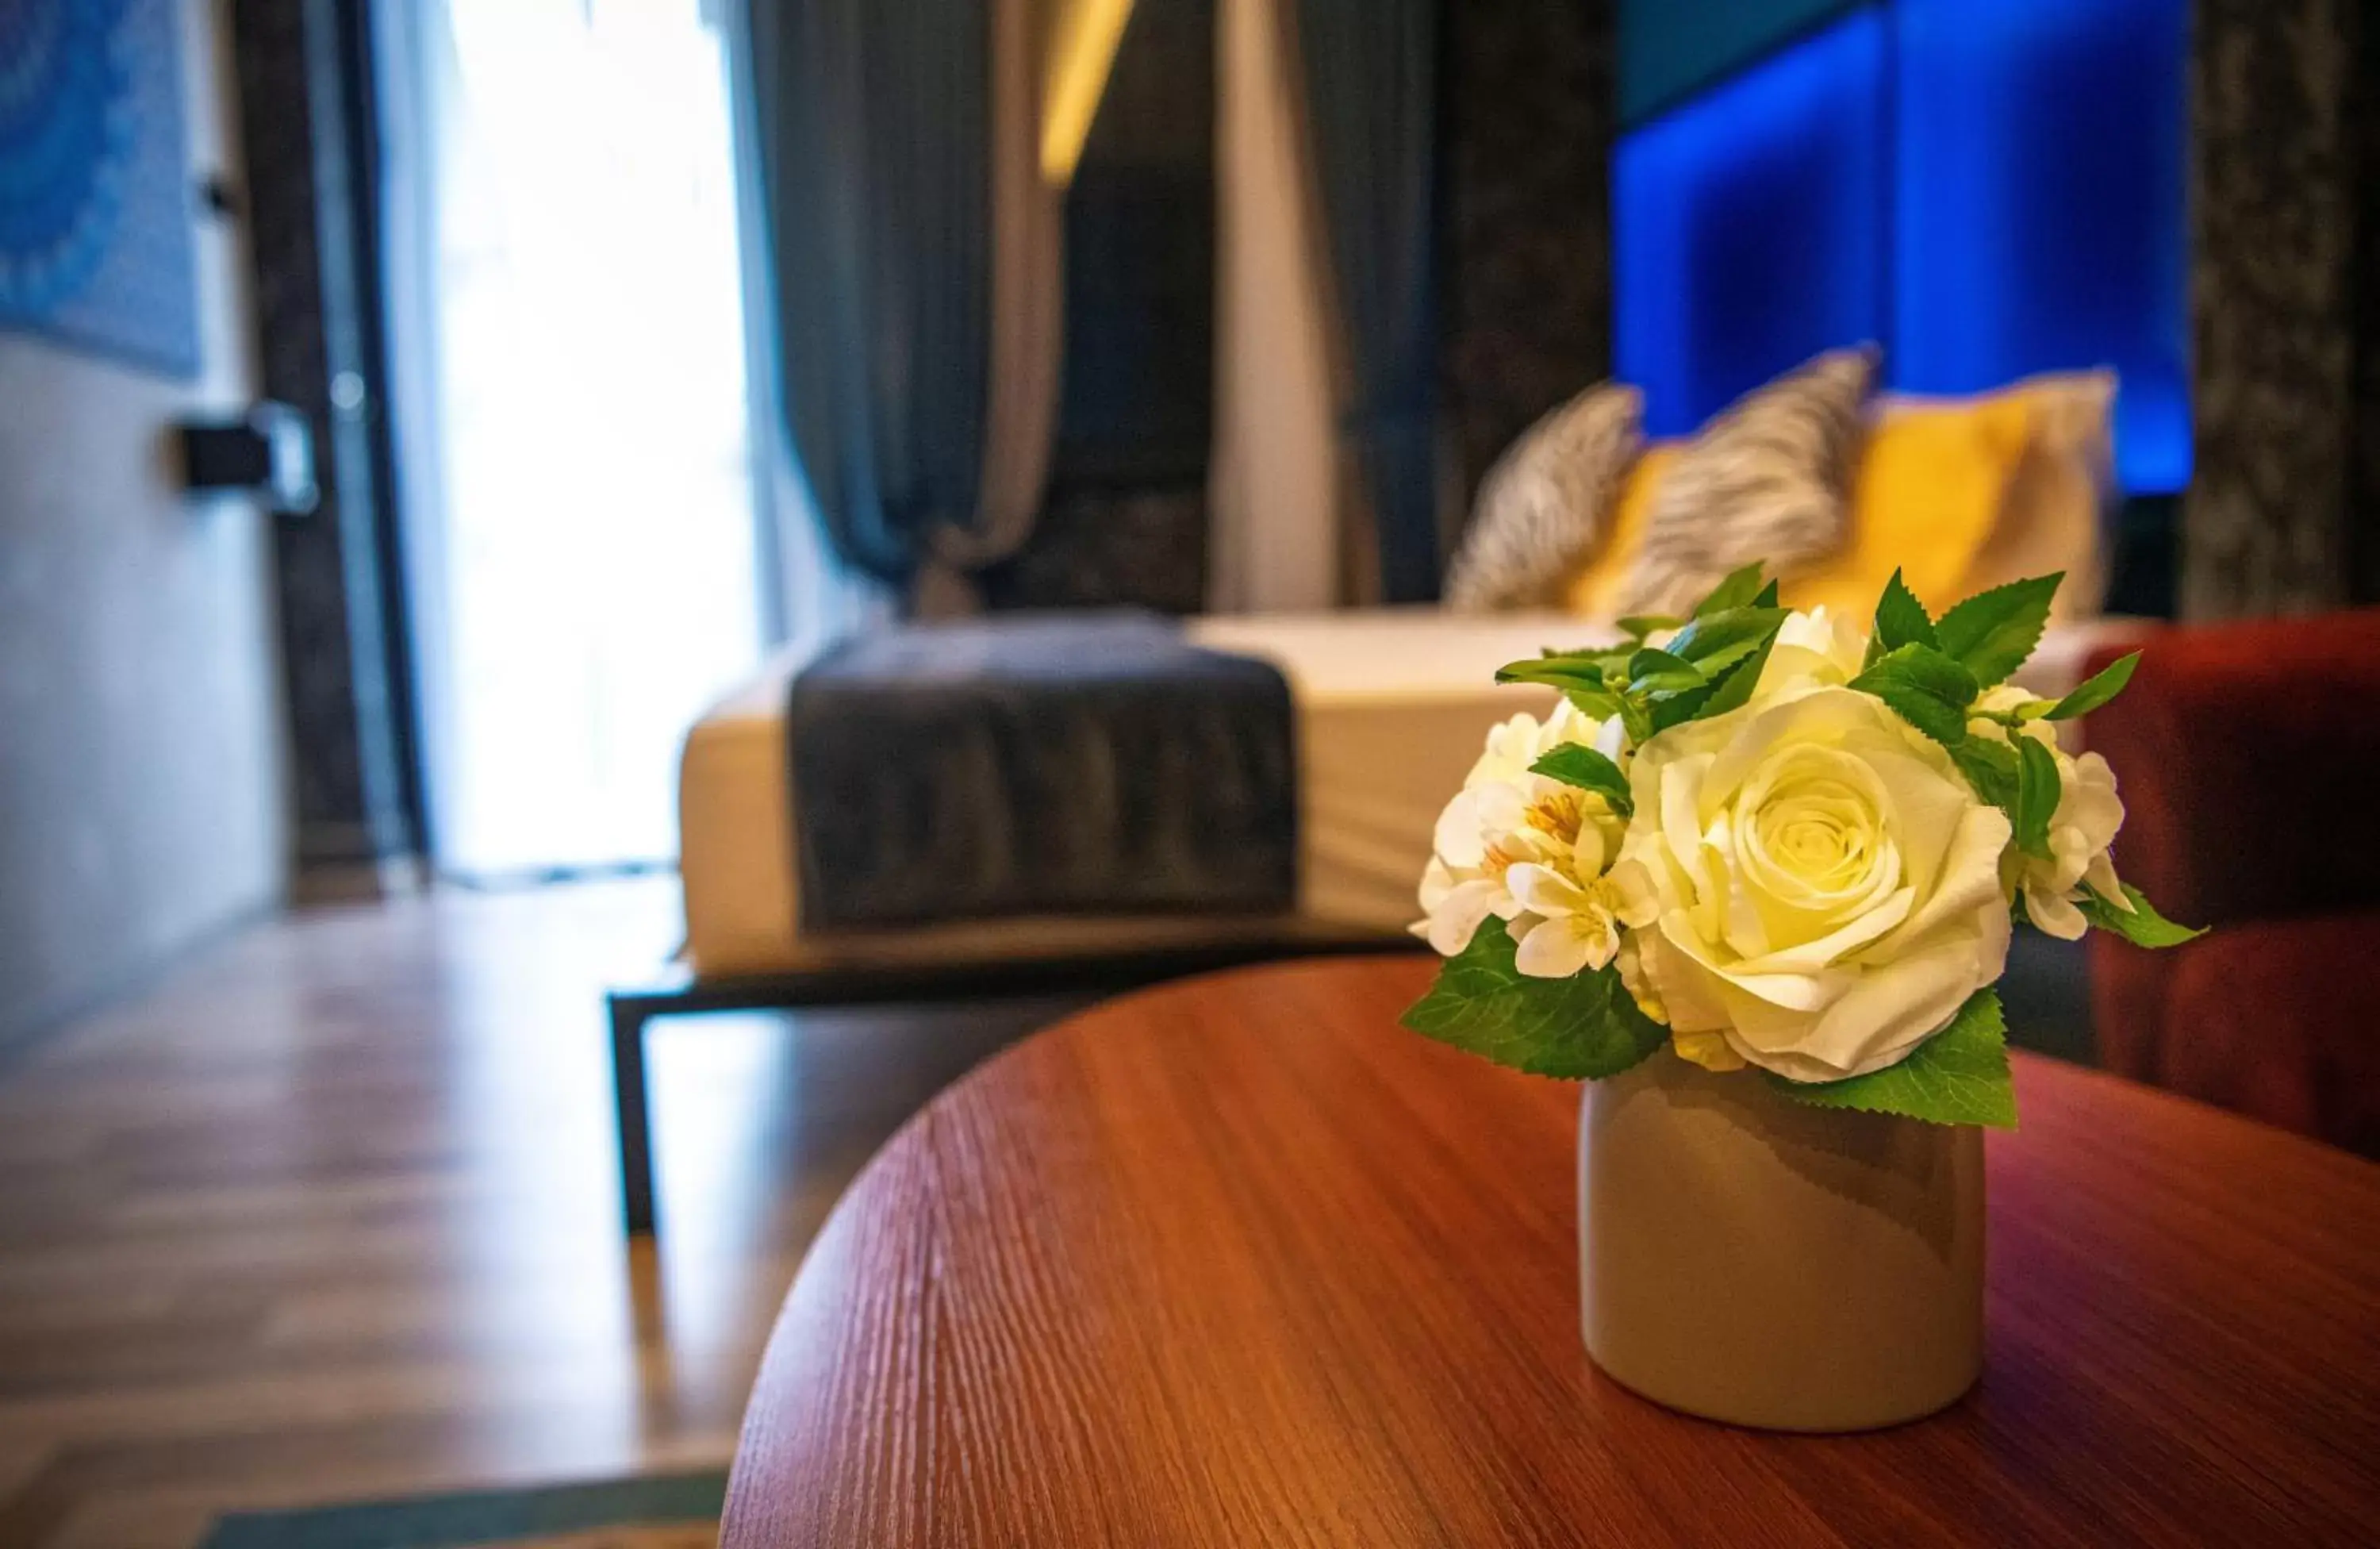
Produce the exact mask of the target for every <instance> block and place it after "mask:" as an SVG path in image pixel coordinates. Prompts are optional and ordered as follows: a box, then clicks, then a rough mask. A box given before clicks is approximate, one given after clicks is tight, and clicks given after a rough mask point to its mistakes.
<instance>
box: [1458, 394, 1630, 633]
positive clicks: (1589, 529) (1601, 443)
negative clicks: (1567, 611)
mask: <svg viewBox="0 0 2380 1549" xmlns="http://www.w3.org/2000/svg"><path fill="white" fill-rule="evenodd" d="M1644 407H1645V400H1644V395H1642V394H1640V393H1639V392H1637V391H1636V389H1635V388H1633V387H1629V386H1625V385H1622V384H1619V383H1613V382H1606V383H1603V384H1598V385H1597V386H1594V387H1590V388H1588V389H1587V390H1586V391H1585V392H1584V393H1581V394H1579V395H1578V396H1576V397H1574V398H1573V399H1571V400H1570V401H1569V402H1568V403H1565V404H1563V405H1561V406H1560V408H1558V409H1554V410H1553V411H1552V412H1551V413H1549V414H1548V415H1547V416H1546V417H1545V418H1544V419H1542V420H1539V421H1537V422H1536V424H1534V425H1532V426H1530V427H1529V428H1528V429H1527V430H1526V431H1524V432H1523V433H1522V434H1521V438H1520V439H1519V440H1517V441H1515V442H1513V443H1512V445H1511V446H1509V447H1507V448H1506V449H1505V452H1504V455H1503V456H1502V457H1499V458H1497V459H1496V465H1495V466H1494V467H1493V468H1490V469H1489V470H1488V477H1487V478H1485V479H1483V480H1481V481H1480V483H1479V499H1478V502H1477V503H1476V504H1475V506H1473V507H1472V515H1471V527H1470V530H1469V531H1467V532H1465V533H1464V534H1463V546H1462V548H1461V549H1460V550H1458V551H1457V552H1456V554H1455V555H1454V563H1453V565H1452V566H1451V567H1449V569H1448V571H1447V578H1446V603H1447V605H1448V606H1449V607H1451V608H1453V609H1455V610H1456V611H1458V612H1462V613H1490V612H1494V611H1496V610H1497V609H1500V608H1520V607H1530V606H1533V605H1536V604H1541V603H1548V602H1552V601H1554V600H1555V599H1556V598H1558V597H1559V596H1560V593H1561V590H1562V586H1563V583H1564V582H1566V581H1567V580H1568V579H1570V576H1571V573H1572V572H1573V571H1574V570H1576V569H1577V568H1578V567H1579V565H1580V563H1581V562H1583V561H1584V560H1585V558H1586V557H1587V555H1590V554H1592V553H1593V552H1594V550H1595V546H1596V543H1597V540H1598V539H1600V538H1601V537H1602V535H1603V528H1604V522H1605V520H1606V514H1607V513H1608V512H1609V510H1610V509H1611V506H1612V502H1613V501H1614V500H1616V499H1617V498H1618V497H1619V494H1620V483H1621V480H1622V479H1624V478H1626V477H1627V474H1628V469H1629V466H1630V465H1631V464H1632V463H1633V462H1634V461H1635V460H1636V454H1637V452H1638V450H1639V449H1641V448H1642V447H1643V445H1644V444H1645V432H1644V427H1643V423H1642V421H1643V414H1644Z"/></svg>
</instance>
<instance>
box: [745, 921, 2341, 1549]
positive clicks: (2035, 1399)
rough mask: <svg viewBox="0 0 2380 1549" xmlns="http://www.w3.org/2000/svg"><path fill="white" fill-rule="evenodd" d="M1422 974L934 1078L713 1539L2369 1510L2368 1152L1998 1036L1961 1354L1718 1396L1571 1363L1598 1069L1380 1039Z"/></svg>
mask: <svg viewBox="0 0 2380 1549" xmlns="http://www.w3.org/2000/svg"><path fill="white" fill-rule="evenodd" d="M1430 971H1431V964H1430V963H1429V962H1428V961H1427V960H1425V959H1419V958H1377V959H1358V960H1353V961H1349V960H1339V961H1330V962H1305V963H1295V964H1286V965H1281V966H1276V967H1270V968H1262V969H1253V970H1240V971H1236V972H1233V973H1226V974H1220V975H1216V976H1213V977H1210V978H1206V979H1198V980H1191V981H1186V982H1180V983H1175V984H1172V985H1169V986H1166V987H1164V988H1160V989H1157V990H1152V991H1147V992H1145V993H1142V994H1135V995H1130V996H1127V997H1125V998H1123V999H1121V1000H1117V1001H1113V1002H1111V1003H1109V1004H1107V1005H1104V1006H1099V1007H1096V1008H1094V1009H1092V1010H1090V1011H1088V1012H1086V1013H1084V1014H1082V1015H1080V1016H1077V1017H1075V1018H1072V1019H1071V1020H1069V1021H1066V1022H1064V1023H1062V1024H1061V1025H1059V1026H1057V1027H1054V1028H1051V1029H1050V1030H1049V1031H1046V1032H1042V1033H1040V1034H1038V1035H1037V1036H1035V1037H1033V1038H1031V1039H1029V1040H1027V1041H1026V1042H1025V1043H1022V1044H1020V1045H1018V1046H1017V1047H1015V1048H1014V1049H1012V1050H1010V1051H1009V1052H1008V1053H1006V1054H1004V1055H1001V1056H1000V1057H998V1058H997V1059H994V1060H992V1061H991V1062H990V1063H989V1064H988V1065H986V1066H984V1067H982V1068H981V1069H979V1070H977V1071H976V1072H975V1073H974V1074H973V1075H971V1076H969V1077H968V1078H967V1079H965V1080H963V1081H961V1082H960V1083H959V1084H958V1085H957V1086H955V1087H953V1089H952V1090H951V1091H949V1092H946V1093H944V1094H943V1095H942V1096H941V1098H940V1099H938V1100H937V1101H935V1102H934V1103H933V1104H931V1105H930V1106H929V1107H928V1108H927V1109H926V1110H925V1111H924V1112H923V1113H922V1114H920V1115H919V1116H917V1118H916V1119H915V1120H914V1121H913V1122H912V1123H911V1124H910V1125H909V1126H908V1127H907V1128H905V1129H903V1130H902V1131H901V1133H900V1134H899V1135H897V1136H896V1137H894V1139H893V1140H892V1141H891V1143H889V1144H888V1145H887V1146H886V1147H885V1148H884V1150H883V1151H882V1153H880V1154H879V1155H878V1156H877V1157H876V1159H875V1161H874V1162H873V1163H871V1164H870V1165H869V1166H868V1170H867V1171H866V1172H865V1173H864V1174H863V1175H862V1176H861V1177H860V1178H859V1180H858V1181H857V1182H856V1184H854V1185H853V1187H852V1189H851V1191H850V1193H849V1194H848V1195H847V1196H846V1197H845V1198H844V1201H843V1202H842V1203H841V1205H840V1206H838V1207H837V1209H836V1211H835V1213H834V1215H833V1218H832V1221H831V1222H830V1223H829V1224H828V1226H827V1227H826V1229H825V1232H824V1233H823V1235H821V1236H820V1238H819V1240H818V1242H817V1244H816V1245H815V1246H814V1247H813V1248H812V1249H811V1250H810V1253H809V1256H808V1258H807V1261H806V1262H804V1264H803V1266H802V1271H801V1275H800V1276H799V1278H798V1279H797V1280H796V1281H795V1286H794V1288H793V1291H792V1293H791V1295H790V1296H789V1297H788V1299H787V1300H786V1303H785V1309H784V1313H783V1319H782V1321H781V1322H780V1323H778V1325H777V1330H776V1334H775V1336H774V1338H773V1340H772V1341H771V1345H770V1348H769V1353H768V1357H767V1360H766V1362H765V1363H764V1365H763V1367H762V1370H761V1372H760V1376H759V1383H758V1384H757V1386H756V1387H755V1389H754V1391H753V1395H752V1403H751V1408H750V1410H749V1412H748V1414H747V1418H746V1421H745V1428H744V1436H743V1442H742V1445H741V1446H740V1447H739V1449H738V1451H737V1454H736V1459H735V1477H734V1482H733V1483H732V1485H731V1487H730V1491H729V1497H728V1504H727V1514H726V1523H725V1528H724V1536H723V1539H722V1545H723V1549H763V1546H769V1549H775V1546H778V1545H789V1544H822V1545H835V1546H837V1549H853V1546H858V1545H874V1544H885V1545H902V1546H915V1545H934V1544H988V1545H1035V1546H1062V1545H1077V1544H1081V1545H1092V1544H1097V1545H1103V1546H1104V1545H1131V1546H1138V1545H1172V1544H1184V1545H1188V1544H1200V1545H1203V1544H1230V1545H1268V1546H1269V1545H1290V1544H1300V1545H1304V1544H1350V1545H1365V1546H1366V1549H1378V1546H1384V1545H1398V1544H1433V1545H1463V1546H1471V1545H1483V1544H1499V1543H1528V1544H1568V1543H1614V1544H1645V1543H1691V1544H1706V1543H1730V1544H1734V1543H1862V1544H1873V1543H1918V1542H1926V1543H1933V1542H1967V1543H1990V1544H2010V1543H2092V1544H2096V1543H2110V1542H2133V1541H2155V1542H2161V1543H2290V1544H2305V1543H2372V1542H2374V1535H2375V1534H2380V1167H2374V1166H2373V1165H2369V1164H2367V1163H2364V1162H2362V1161H2359V1160H2357V1159H2356V1158H2354V1157H2351V1156H2349V1155H2347V1154H2345V1153H2339V1152H2335V1151H2331V1150H2328V1149H2325V1148H2324V1147H2322V1146H2319V1145H2316V1144H2314V1143H2313V1142H2311V1141H2307V1140H2299V1139H2297V1138H2295V1137H2292V1136H2289V1135H2286V1134H2282V1133H2279V1132H2277V1131H2275V1130H2271V1129H2267V1128H2262V1127H2259V1126H2257V1125H2253V1124H2250V1123H2247V1122H2245V1121H2242V1120H2240V1119H2238V1118H2234V1117H2232V1116H2228V1115H2225V1114H2222V1113H2218V1112H2216V1111H2215V1110H2213V1109H2209V1108H2204V1107H2201V1106H2198V1105H2196V1104H2191V1103H2187V1102H2183V1101H2181V1100H2180V1099H2177V1098H2173V1097H2170V1096H2167V1095H2164V1094H2162V1093H2158V1092H2151V1091H2148V1090H2146V1089H2143V1088H2139V1087H2135V1086H2131V1085H2129V1084H2127V1083H2125V1082H2122V1081H2119V1080H2117V1079H2113V1078H2110V1077H2107V1076H2103V1075H2099V1074H2095V1073H2093V1072H2088V1071H2083V1070H2080V1069H2076V1068H2072V1067H2067V1066H2062V1065H2058V1064H2056V1063H2053V1062H2050V1061H2046V1060H2040V1059H2032V1058H2023V1057H2020V1059H2019V1060H2018V1063H2017V1084H2018V1089H2019V1100H2020V1103H2021V1104H2022V1112H2023V1128H2022V1130H2020V1131H2018V1132H2017V1133H2014V1134H2010V1135H1994V1136H1993V1137H1992V1138H1991V1140H1990V1178H1991V1183H1990V1188H1991V1234H1992V1235H1991V1263H1990V1314H1989V1317H1990V1335H1989V1338H1990V1345H1989V1353H1988V1355H1987V1358H1986V1364H1985V1374H1984V1379H1983V1382H1982V1384H1980V1385H1979V1386H1978V1387H1977V1389H1976V1390H1975V1391H1974V1392H1973V1393H1972V1394H1970V1395H1969V1396H1968V1397H1966V1398H1965V1399H1963V1400H1961V1402H1960V1403H1959V1404H1957V1405H1955V1406H1953V1407H1952V1408H1951V1409H1949V1410H1948V1411H1946V1412H1945V1413H1943V1414H1941V1415H1938V1416H1937V1417H1935V1418H1933V1419H1931V1420H1926V1421H1918V1422H1917V1423H1915V1424H1912V1425H1908V1426H1903V1427H1901V1428H1900V1429H1898V1430H1893V1431H1887V1432H1880V1433H1871V1434H1866V1435H1853V1436H1788V1435H1773V1434H1766V1433H1755V1432H1750V1431H1742V1430H1735V1429H1731V1428H1730V1427H1727V1426H1722V1425H1715V1424H1711V1423H1708V1422H1706V1421H1696V1420H1690V1419H1687V1418H1685V1417H1683V1416H1681V1415H1677V1414H1673V1413H1671V1412H1670V1411H1668V1410H1665V1409H1659V1408H1658V1407H1657V1406H1655V1405H1653V1404H1650V1403H1647V1402H1646V1401H1645V1400H1644V1399H1641V1398H1638V1397H1635V1396H1633V1394H1630V1393H1628V1392H1627V1391H1625V1390H1624V1389H1622V1388H1621V1387H1620V1386H1618V1385H1617V1384H1614V1383H1612V1382H1610V1381H1609V1379H1607V1378H1605V1377H1604V1376H1602V1375H1601V1374H1600V1373H1599V1372H1597V1371H1596V1369H1595V1368H1594V1366H1593V1365H1592V1364H1591V1363H1590V1362H1589V1361H1588V1360H1587V1358H1586V1355H1585V1350H1584V1348H1582V1346H1581V1343H1580V1338H1579V1330H1578V1271H1577V1266H1576V1263H1575V1262H1574V1259H1573V1255H1574V1253H1575V1251H1576V1226H1575V1213H1574V1204H1573V1189H1574V1184H1573V1144H1574V1141H1575V1137H1576V1126H1577V1110H1578V1089H1577V1088H1576V1087H1574V1086H1571V1085H1567V1084H1564V1083H1560V1082H1556V1081H1550V1080H1544V1079H1536V1078H1533V1077H1526V1076H1520V1075H1515V1074H1512V1073H1511V1072H1508V1071H1504V1070H1501V1069H1499V1068H1497V1067H1492V1066H1490V1065H1488V1064H1487V1063H1485V1062H1483V1061H1480V1060H1476V1059H1473V1058H1470V1057H1468V1056H1466V1055H1460V1054H1457V1053H1455V1052H1453V1051H1451V1050H1449V1049H1446V1048H1442V1047H1440V1046H1439V1045H1437V1044H1434V1043H1429V1042H1427V1041H1426V1040H1424V1039H1422V1038H1419V1037H1416V1036H1415V1035H1413V1034H1411V1033H1407V1032H1404V1031H1402V1030H1400V1029H1399V1028H1398V1027H1397V1026H1396V1018H1397V1014H1398V1013H1399V1011H1401V1010H1402V1009H1403V1007H1404V1006H1405V1005H1406V1004H1407V1003H1408V1002H1410V1001H1411V1000H1412V999H1413V998H1414V997H1415V995H1417V994H1419V993H1420V992H1421V990H1422V988H1423V986H1424V985H1425V983H1426V982H1427V979H1428V977H1429V974H1430ZM2375 1036H2380V1030H2375ZM1678 1294H1679V1295H1680V1296H1687V1297H1696V1298H1700V1299H1705V1300H1706V1301H1707V1303H1708V1305H1709V1308H1710V1315H1711V1316H1712V1317H1714V1318H1723V1317H1725V1316H1726V1315H1727V1295H1728V1293H1727V1287H1724V1286H1681V1287H1678Z"/></svg>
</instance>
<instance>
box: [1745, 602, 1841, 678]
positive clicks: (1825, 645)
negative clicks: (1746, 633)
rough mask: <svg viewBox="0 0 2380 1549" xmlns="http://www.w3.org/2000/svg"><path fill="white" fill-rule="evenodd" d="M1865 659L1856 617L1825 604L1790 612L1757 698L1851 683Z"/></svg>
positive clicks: (1779, 631)
mask: <svg viewBox="0 0 2380 1549" xmlns="http://www.w3.org/2000/svg"><path fill="white" fill-rule="evenodd" d="M1866 658H1867V631H1866V630H1865V629H1863V628H1860V626H1859V623H1858V621H1857V620H1855V619H1851V618H1847V617H1844V616H1841V615H1839V614H1835V613H1831V612H1829V611H1828V609H1827V608H1826V607H1825V606H1824V605H1823V604H1822V605H1820V606H1818V607H1815V608H1812V609H1811V610H1810V611H1809V612H1807V613H1795V614H1791V615H1789V616H1787V617H1786V619H1785V622H1784V623H1783V624H1781V625H1779V627H1778V629H1777V643H1776V644H1775V645H1772V646H1771V647H1769V650H1768V665H1767V666H1765V667H1763V668H1762V669H1761V671H1760V683H1759V687H1758V689H1756V690H1755V697H1756V698H1762V699H1766V698H1768V697H1771V696H1773V695H1777V694H1780V693H1785V692H1788V691H1790V690H1791V689H1810V688H1822V687H1835V686H1839V685H1841V684H1845V683H1849V682H1850V681H1851V680H1852V678H1854V677H1858V676H1859V675H1860V668H1861V666H1862V665H1863V664H1864V662H1865V661H1866Z"/></svg>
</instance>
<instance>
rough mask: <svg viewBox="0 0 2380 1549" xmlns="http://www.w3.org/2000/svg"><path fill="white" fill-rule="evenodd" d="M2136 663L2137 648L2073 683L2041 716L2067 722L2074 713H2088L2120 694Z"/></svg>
mask: <svg viewBox="0 0 2380 1549" xmlns="http://www.w3.org/2000/svg"><path fill="white" fill-rule="evenodd" d="M2139 665H2141V653H2139V652H2137V651H2135V652H2133V653H2131V655H2129V656H2119V657H2118V658H2117V659H2116V660H2115V661H2112V662H2110V663H2108V664H2107V665H2106V666H2105V667H2102V668H2101V669H2100V670H2099V671H2097V672H2095V673H2093V674H2092V675H2091V676H2090V677H2086V678H2084V679H2083V681H2082V682H2080V683H2078V684H2076V685H2075V686H2074V691H2073V692H2072V693H2070V694H2068V695H2067V696H2066V697H2065V698H2064V699H2062V700H2059V701H2058V702H2057V703H2056V704H2053V705H2051V706H2050V707H2049V708H2048V709H2047V710H2045V711H2043V712H2042V715H2043V717H2044V718H2045V719H2047V720H2052V721H2070V720H2072V719H2074V717H2075V716H2077V715H2086V714H2090V713H2091V712H2092V711H2094V710H2096V709H2098V708H2099V707H2100V706H2101V705H2103V704H2105V703H2107V701H2109V700H2111V699H2114V698H2115V697H2116V696H2117V695H2118V694H2120V693H2122V692H2123V691H2124V685H2125V684H2127V683H2130V682H2131V680H2132V669H2133V668H2134V667H2137V666H2139Z"/></svg>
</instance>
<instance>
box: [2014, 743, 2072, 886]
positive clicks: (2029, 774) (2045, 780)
mask: <svg viewBox="0 0 2380 1549" xmlns="http://www.w3.org/2000/svg"><path fill="white" fill-rule="evenodd" d="M2012 740H2013V741H2014V742H2015V743H2016V751H2017V769H2016V806H2015V808H2014V809H2013V810H2011V811H2010V813H2009V822H2010V824H2011V825H2012V826H2013V827H2014V828H2015V830H2016V848H2019V849H2021V850H2022V851H2024V853H2025V854H2027V855H2034V856H2039V857H2040V858H2041V859H2043V860H2048V859H2049V820H2050V819H2051V818H2053V817H2055V816H2057V815H2058V797H2059V796H2060V795H2061V794H2062V792H2061V790H2060V782H2059V780H2058V758H2057V755H2055V754H2053V753H2052V752H2051V751H2050V750H2048V749H2046V748H2045V747H2043V746H2042V745H2041V742H2040V740H2039V739H2038V738H2031V737H2024V736H2019V737H2017V738H2013V739H2012Z"/></svg>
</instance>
